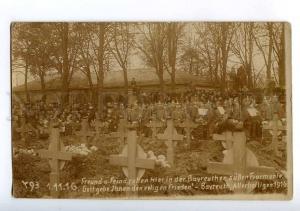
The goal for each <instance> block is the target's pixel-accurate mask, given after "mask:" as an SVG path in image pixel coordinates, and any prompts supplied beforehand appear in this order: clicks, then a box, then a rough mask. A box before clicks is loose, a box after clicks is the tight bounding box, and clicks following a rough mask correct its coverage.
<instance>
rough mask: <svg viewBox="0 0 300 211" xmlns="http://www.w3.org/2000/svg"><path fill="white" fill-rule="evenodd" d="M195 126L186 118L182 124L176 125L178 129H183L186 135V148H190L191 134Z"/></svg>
mask: <svg viewBox="0 0 300 211" xmlns="http://www.w3.org/2000/svg"><path fill="white" fill-rule="evenodd" d="M197 126H198V124H196V123H194V122H193V121H192V120H191V119H190V118H186V119H185V120H184V122H182V123H179V124H178V127H182V128H184V131H185V133H186V139H187V145H188V148H190V147H191V133H192V131H193V129H194V128H196V127H197Z"/></svg>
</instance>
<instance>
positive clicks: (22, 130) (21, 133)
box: [16, 116, 28, 141]
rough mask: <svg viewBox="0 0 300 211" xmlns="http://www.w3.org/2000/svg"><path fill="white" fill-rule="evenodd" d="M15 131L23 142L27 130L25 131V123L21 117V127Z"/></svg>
mask: <svg viewBox="0 0 300 211" xmlns="http://www.w3.org/2000/svg"><path fill="white" fill-rule="evenodd" d="M16 131H17V132H18V133H20V135H21V140H22V141H25V139H26V138H25V136H26V133H27V132H28V129H27V126H26V123H25V118H24V117H23V116H22V117H21V126H20V127H19V128H17V129H16Z"/></svg>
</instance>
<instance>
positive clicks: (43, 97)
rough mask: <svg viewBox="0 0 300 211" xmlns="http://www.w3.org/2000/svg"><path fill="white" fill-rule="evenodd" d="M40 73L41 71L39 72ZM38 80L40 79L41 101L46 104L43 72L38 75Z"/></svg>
mask: <svg viewBox="0 0 300 211" xmlns="http://www.w3.org/2000/svg"><path fill="white" fill-rule="evenodd" d="M40 71H41V70H40ZM40 79H41V92H42V99H41V100H42V101H43V102H46V97H47V95H46V84H45V75H44V73H43V72H41V74H40Z"/></svg>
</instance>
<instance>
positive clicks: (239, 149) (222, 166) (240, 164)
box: [207, 132, 275, 192]
mask: <svg viewBox="0 0 300 211" xmlns="http://www.w3.org/2000/svg"><path fill="white" fill-rule="evenodd" d="M230 133H231V132H230ZM225 136H227V137H228V138H230V139H231V140H232V141H233V143H232V149H233V159H232V160H233V163H230V164H228V163H220V162H208V166H207V172H208V173H210V174H220V175H227V176H233V175H234V174H241V175H248V174H250V173H255V174H256V175H268V174H270V175H271V174H274V173H275V169H274V168H272V167H265V166H248V165H247V147H246V136H245V133H244V132H234V133H233V134H232V136H230V135H229V133H227V135H225ZM215 138H217V137H215ZM218 139H222V140H224V139H226V137H221V136H219V137H218ZM227 142H229V141H227ZM227 147H229V146H227ZM243 182H245V181H243ZM242 191H246V189H243V190H242ZM236 192H237V191H236Z"/></svg>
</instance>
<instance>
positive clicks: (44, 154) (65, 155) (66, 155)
mask: <svg viewBox="0 0 300 211" xmlns="http://www.w3.org/2000/svg"><path fill="white" fill-rule="evenodd" d="M38 153H39V155H40V156H41V158H49V159H52V158H56V159H58V160H71V159H72V153H70V152H52V151H49V150H44V149H42V150H39V151H38Z"/></svg>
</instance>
